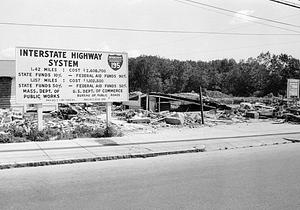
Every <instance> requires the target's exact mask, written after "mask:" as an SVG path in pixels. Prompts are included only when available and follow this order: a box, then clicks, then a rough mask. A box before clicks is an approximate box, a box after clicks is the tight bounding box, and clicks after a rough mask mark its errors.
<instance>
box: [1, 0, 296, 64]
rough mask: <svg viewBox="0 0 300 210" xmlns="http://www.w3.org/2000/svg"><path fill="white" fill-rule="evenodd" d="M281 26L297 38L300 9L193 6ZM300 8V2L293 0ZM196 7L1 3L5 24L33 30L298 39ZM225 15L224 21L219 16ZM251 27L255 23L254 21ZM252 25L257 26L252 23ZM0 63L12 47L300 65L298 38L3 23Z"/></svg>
mask: <svg viewBox="0 0 300 210" xmlns="http://www.w3.org/2000/svg"><path fill="white" fill-rule="evenodd" d="M195 1H198V2H202V3H207V4H211V5H215V6H218V7H223V8H226V9H230V10H234V11H239V12H240V13H243V14H249V15H254V16H259V17H263V18H268V19H273V20H278V21H282V22H286V23H290V24H294V25H298V26H299V27H291V26H285V25H279V24H275V23H268V22H263V23H266V24H270V25H274V26H279V27H284V28H287V29H291V30H295V31H299V34H300V9H296V8H292V7H288V6H284V5H280V4H276V3H274V2H271V1H269V0H195ZM289 1H293V2H295V3H297V4H300V1H298V0H289ZM217 12H218V13H216V12H215V10H212V9H209V8H204V9H203V7H202V6H200V5H198V6H191V5H187V4H183V3H180V2H178V1H174V0H106V1H105V0H26V1H25V0H1V6H0V23H3V22H15V23H34V24H52V25H53V24H54V25H80V26H96V27H115V28H136V29H157V30H187V31H215V32H240V33H294V32H290V31H285V30H282V29H278V28H272V27H268V26H265V25H260V24H257V23H256V22H261V21H257V20H253V19H251V18H245V17H244V16H242V15H239V14H230V13H226V12H221V11H217ZM220 13H224V14H226V15H224V14H220ZM251 21H252V22H251ZM253 21H254V22H253ZM0 33H1V35H0V59H13V58H14V47H15V46H24V47H43V48H62V49H80V50H97V51H101V50H106V51H107V50H109V51H125V52H128V53H129V56H130V57H135V56H139V55H141V54H143V55H158V56H161V57H165V58H171V59H180V60H190V59H191V60H205V61H207V60H212V59H222V58H234V59H237V60H240V59H246V58H248V57H256V56H258V55H259V54H260V53H261V52H266V51H270V52H271V53H274V54H280V53H287V54H290V55H292V56H293V57H295V58H298V59H299V58H300V36H229V35H226V36H224V35H199V34H170V33H164V34H162V33H145V32H124V31H106V30H92V29H71V28H46V27H28V26H12V25H1V24H0Z"/></svg>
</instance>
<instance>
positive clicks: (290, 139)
mask: <svg viewBox="0 0 300 210" xmlns="http://www.w3.org/2000/svg"><path fill="white" fill-rule="evenodd" d="M283 139H284V140H287V141H291V142H293V143H300V139H292V138H283Z"/></svg>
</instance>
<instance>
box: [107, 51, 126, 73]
mask: <svg viewBox="0 0 300 210" xmlns="http://www.w3.org/2000/svg"><path fill="white" fill-rule="evenodd" d="M107 60H108V64H109V66H110V68H112V69H113V70H115V71H117V70H119V69H120V68H121V67H122V64H123V55H108V58H107Z"/></svg>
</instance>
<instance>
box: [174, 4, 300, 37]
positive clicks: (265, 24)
mask: <svg viewBox="0 0 300 210" xmlns="http://www.w3.org/2000/svg"><path fill="white" fill-rule="evenodd" d="M174 1H177V2H180V3H182V4H187V5H190V6H193V7H197V8H200V9H204V10H207V9H206V8H204V7H200V6H198V5H195V4H192V3H189V2H183V1H184V0H174ZM209 11H212V12H215V13H218V14H222V15H225V16H229V17H233V15H230V14H226V13H223V12H218V11H217V10H212V9H209ZM297 15H298V14H297ZM293 16H295V15H293ZM238 18H241V17H238ZM248 21H250V22H252V23H256V24H260V25H264V26H269V27H272V28H278V29H282V30H285V31H291V32H295V33H300V31H296V30H292V29H287V28H283V27H280V26H274V25H270V24H267V23H262V22H257V21H253V20H251V19H250V20H248Z"/></svg>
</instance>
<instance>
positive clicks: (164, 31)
mask: <svg viewBox="0 0 300 210" xmlns="http://www.w3.org/2000/svg"><path fill="white" fill-rule="evenodd" d="M0 25H13V26H31V27H48V28H75V29H95V30H108V31H127V32H147V33H172V34H210V35H232V36H299V35H300V33H297V34H295V33H234V32H217V31H184V30H157V29H137V28H115V27H97V26H77V25H51V24H34V23H13V22H0Z"/></svg>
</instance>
